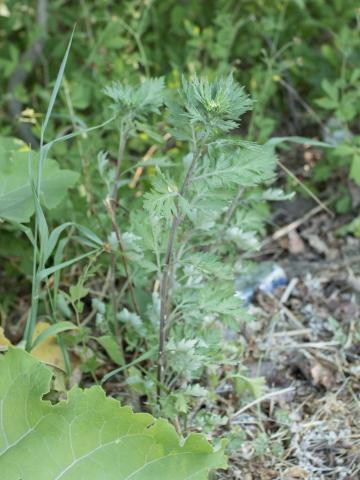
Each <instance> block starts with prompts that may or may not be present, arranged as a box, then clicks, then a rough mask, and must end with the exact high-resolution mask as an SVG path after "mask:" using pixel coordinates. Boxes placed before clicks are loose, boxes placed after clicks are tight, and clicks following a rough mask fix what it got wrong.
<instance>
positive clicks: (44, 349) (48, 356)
mask: <svg viewBox="0 0 360 480" xmlns="http://www.w3.org/2000/svg"><path fill="white" fill-rule="evenodd" d="M49 327H50V324H49V323H48V322H38V323H37V324H36V327H35V331H34V336H33V340H35V338H36V337H38V336H39V335H40V333H42V332H43V331H44V330H46V329H48V328H49ZM31 355H33V356H34V357H36V358H38V359H39V360H41V361H42V362H44V363H47V364H49V365H52V366H53V367H57V368H60V369H61V370H65V365H64V357H63V354H62V352H61V348H60V347H59V345H58V343H57V341H56V338H55V336H50V337H48V338H46V339H45V340H44V341H43V342H42V343H40V345H38V346H37V347H35V348H34V349H33V350H31Z"/></svg>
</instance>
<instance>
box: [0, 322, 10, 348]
mask: <svg viewBox="0 0 360 480" xmlns="http://www.w3.org/2000/svg"><path fill="white" fill-rule="evenodd" d="M10 345H11V342H10V340H9V339H8V338H6V336H5V333H4V329H3V327H0V352H1V351H3V350H7V348H8V347H9V346H10Z"/></svg>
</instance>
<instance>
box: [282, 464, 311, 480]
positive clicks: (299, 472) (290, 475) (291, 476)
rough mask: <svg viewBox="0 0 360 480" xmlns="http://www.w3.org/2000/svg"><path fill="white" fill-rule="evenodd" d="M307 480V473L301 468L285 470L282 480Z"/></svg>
mask: <svg viewBox="0 0 360 480" xmlns="http://www.w3.org/2000/svg"><path fill="white" fill-rule="evenodd" d="M308 478H309V473H308V472H307V471H306V470H305V469H304V468H301V467H297V466H295V467H291V468H289V469H287V470H286V472H285V476H284V479H285V480H300V479H301V480H305V479H308Z"/></svg>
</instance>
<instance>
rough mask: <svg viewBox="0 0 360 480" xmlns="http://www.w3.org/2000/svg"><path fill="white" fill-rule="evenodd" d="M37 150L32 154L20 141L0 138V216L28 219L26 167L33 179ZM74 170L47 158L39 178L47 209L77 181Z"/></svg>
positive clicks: (31, 207) (29, 197) (29, 200)
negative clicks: (31, 172)
mask: <svg viewBox="0 0 360 480" xmlns="http://www.w3.org/2000/svg"><path fill="white" fill-rule="evenodd" d="M38 163H39V155H38V153H36V152H34V153H32V152H31V151H30V150H29V148H28V147H27V146H26V145H25V144H24V143H23V142H21V141H19V140H16V139H14V138H4V137H2V138H0V217H1V218H3V219H6V220H13V221H16V222H28V221H29V220H30V217H31V216H32V214H33V213H34V211H35V203H34V200H33V191H32V186H31V182H32V180H31V177H30V170H32V171H33V172H34V178H33V181H35V182H36V181H37V173H36V172H37V168H38ZM78 178H79V175H78V173H76V172H74V171H71V170H64V169H60V168H59V165H58V163H57V162H56V161H55V160H51V159H47V161H46V164H45V167H44V170H43V175H42V179H41V187H40V189H41V199H42V201H43V204H44V205H45V206H46V207H47V208H54V207H56V206H57V205H58V204H59V203H60V202H61V201H62V200H63V198H64V197H65V195H66V193H67V190H68V189H69V188H71V187H73V186H74V185H75V183H76V181H77V180H78Z"/></svg>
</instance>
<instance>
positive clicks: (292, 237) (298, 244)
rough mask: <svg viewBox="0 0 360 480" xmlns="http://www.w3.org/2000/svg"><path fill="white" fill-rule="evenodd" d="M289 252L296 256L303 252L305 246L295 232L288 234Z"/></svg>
mask: <svg viewBox="0 0 360 480" xmlns="http://www.w3.org/2000/svg"><path fill="white" fill-rule="evenodd" d="M288 237H289V246H288V248H289V252H290V253H292V254H293V255H298V254H299V253H303V252H304V251H305V244H304V242H303V240H302V238H301V237H300V235H299V234H298V232H297V231H296V230H291V232H289V235H288Z"/></svg>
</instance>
